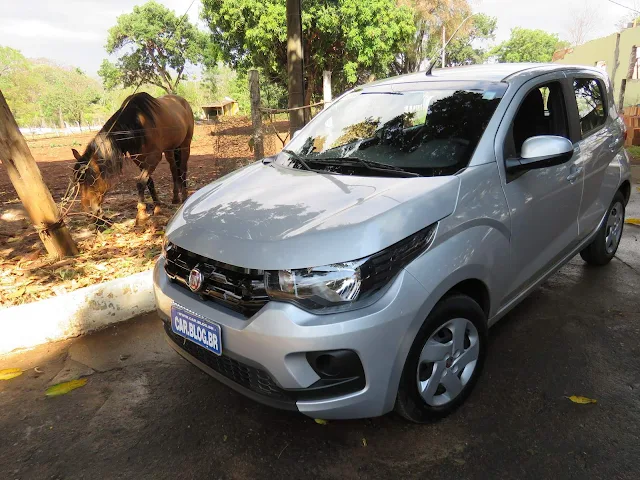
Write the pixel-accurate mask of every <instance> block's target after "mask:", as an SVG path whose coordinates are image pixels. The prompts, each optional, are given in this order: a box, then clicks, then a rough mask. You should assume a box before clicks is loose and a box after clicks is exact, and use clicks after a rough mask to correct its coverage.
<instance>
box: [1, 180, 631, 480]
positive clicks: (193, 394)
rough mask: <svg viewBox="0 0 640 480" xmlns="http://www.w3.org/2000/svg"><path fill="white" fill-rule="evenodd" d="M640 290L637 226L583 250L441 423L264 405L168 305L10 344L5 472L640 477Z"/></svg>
mask: <svg viewBox="0 0 640 480" xmlns="http://www.w3.org/2000/svg"><path fill="white" fill-rule="evenodd" d="M633 195H634V200H633V202H632V204H631V205H630V206H629V208H628V212H629V215H633V216H640V192H637V191H635V189H634V193H633ZM638 292H640V228H638V227H634V226H631V225H629V226H625V231H624V235H623V238H622V242H621V246H620V249H619V250H618V253H617V255H616V258H615V259H614V260H613V261H612V262H611V263H610V264H609V265H608V266H606V267H602V268H594V267H588V266H587V265H585V263H584V262H583V261H582V260H581V259H580V258H579V257H576V258H575V259H573V260H572V261H571V262H570V263H569V264H568V265H567V266H565V267H564V268H562V269H561V270H560V271H559V272H558V273H556V274H555V275H554V276H553V277H551V278H550V279H549V280H547V281H546V282H545V283H544V284H543V285H542V286H541V287H540V288H538V289H537V290H535V291H534V292H533V293H532V294H531V295H530V296H529V297H528V298H527V299H526V300H525V301H524V302H523V303H522V304H521V305H519V306H518V307H517V308H516V309H514V310H513V311H512V312H511V313H510V314H509V315H508V316H507V317H505V318H504V319H503V320H501V321H500V322H499V323H498V324H497V325H496V326H495V327H494V328H492V329H491V332H490V338H489V353H488V358H487V361H486V364H485V370H484V373H483V374H482V377H481V378H480V381H479V383H478V385H477V387H476V389H475V391H474V392H473V393H472V395H471V396H470V398H469V399H468V400H467V402H466V403H465V404H464V405H463V406H462V407H461V408H460V409H459V410H458V411H457V412H456V413H454V414H453V415H451V416H450V417H447V418H446V419H444V420H442V421H440V422H437V423H434V424H431V425H413V424H409V423H407V422H405V421H403V420H402V419H401V418H399V417H398V416H397V415H394V414H389V415H386V416H384V417H381V418H374V419H367V420H354V421H340V422H339V421H332V422H329V423H328V424H327V425H319V424H317V423H315V422H314V421H313V419H311V418H307V417H304V416H302V415H300V414H296V413H290V412H281V411H278V410H274V409H271V408H269V407H266V406H263V405H260V404H258V403H255V402H254V401H252V400H250V399H247V398H245V397H243V396H242V395H240V394H238V393H236V392H234V391H233V390H231V389H230V388H228V387H226V386H225V385H222V384H220V383H218V382H217V381H216V380H214V379H212V378H210V377H208V376H207V375H206V374H204V373H203V372H201V371H200V370H198V369H197V368H196V367H194V366H193V365H191V364H189V363H188V362H186V361H185V360H183V359H182V358H181V357H179V355H178V354H177V353H175V352H174V351H173V350H172V349H171V348H170V347H169V346H168V345H167V344H166V343H165V341H164V339H163V332H162V327H161V323H160V319H159V318H158V317H157V316H156V315H147V316H145V317H140V318H137V319H134V320H132V321H130V322H126V323H124V324H120V325H119V326H117V327H112V328H109V329H106V330H103V331H101V332H98V333H96V334H94V335H90V336H86V337H81V338H78V339H75V340H71V341H66V342H59V343H54V344H49V345H46V346H43V347H39V348H36V349H34V350H32V351H29V352H24V353H17V354H13V355H9V356H5V357H0V370H3V369H7V368H20V369H24V370H25V372H24V373H23V374H22V375H21V376H19V377H17V378H14V379H12V380H8V381H4V382H3V381H0V432H1V433H0V478H1V479H7V480H13V479H25V480H26V479H29V480H32V479H33V480H39V479H96V478H108V479H115V478H124V479H134V478H135V479H153V480H161V479H200V478H203V479H204V478H206V479H257V478H270V479H281V478H290V479H302V478H308V479H340V480H342V479H356V478H361V479H385V480H386V479H391V478H394V479H395V478H398V479H418V478H420V479H423V478H429V479H460V480H462V479H479V480H487V479H518V480H524V479H531V480H539V479H558V480H564V479H616V480H625V479H628V480H637V479H638V478H640V462H639V461H638V459H639V456H638V451H639V447H638V445H639V444H640V433H639V432H640V346H639V343H638V336H639V335H640V313H639V306H640V303H639V302H638ZM36 367H37V368H36ZM79 375H84V376H85V377H84V378H86V379H87V383H86V385H85V386H83V387H81V388H79V389H77V390H74V391H72V392H71V393H68V394H66V395H62V396H59V397H55V398H47V397H45V394H44V393H45V389H46V388H47V386H48V385H51V384H55V383H57V382H59V381H62V380H68V379H70V378H76V377H77V376H79ZM571 395H581V396H585V397H589V398H592V399H596V400H597V403H596V404H589V405H579V404H575V403H572V402H571V401H569V399H568V398H567V397H568V396H571Z"/></svg>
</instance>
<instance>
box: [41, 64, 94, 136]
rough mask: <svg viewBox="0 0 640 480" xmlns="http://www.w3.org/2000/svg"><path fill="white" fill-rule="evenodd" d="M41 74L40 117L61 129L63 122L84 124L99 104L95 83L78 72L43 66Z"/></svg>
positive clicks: (76, 70)
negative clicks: (42, 82)
mask: <svg viewBox="0 0 640 480" xmlns="http://www.w3.org/2000/svg"><path fill="white" fill-rule="evenodd" d="M39 70H40V74H41V75H42V77H43V78H44V81H45V82H46V88H45V89H44V94H43V95H42V97H41V99H40V104H41V108H42V113H43V116H44V117H45V118H46V119H48V120H49V121H51V122H53V123H58V124H60V126H61V127H63V126H64V124H63V123H64V121H65V120H66V121H69V122H73V123H77V124H78V125H79V126H80V127H82V125H83V124H86V123H87V121H88V120H90V119H88V118H87V116H92V115H91V113H93V112H92V110H93V109H94V106H96V105H97V104H98V102H99V100H100V96H101V91H100V86H99V84H98V82H96V81H95V80H93V79H91V78H89V77H87V76H86V75H85V74H84V73H83V72H82V71H80V70H79V69H75V70H71V71H69V70H64V69H61V68H58V67H52V66H42V67H40V68H39Z"/></svg>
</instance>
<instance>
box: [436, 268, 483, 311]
mask: <svg viewBox="0 0 640 480" xmlns="http://www.w3.org/2000/svg"><path fill="white" fill-rule="evenodd" d="M452 293H461V294H463V295H466V296H467V297H469V298H471V299H472V300H474V301H475V302H476V303H477V304H478V305H480V308H482V310H483V311H484V314H485V315H486V317H487V319H489V315H490V313H491V296H490V295H489V288H488V287H487V285H486V283H484V282H483V281H482V280H480V279H478V278H468V279H467V280H463V281H461V282H459V283H457V284H456V285H454V286H453V287H451V288H450V289H449V290H448V291H447V292H446V293H445V294H444V295H443V296H442V297H441V298H440V299H439V300H438V302H439V301H441V300H442V299H443V298H445V297H447V296H448V295H451V294H452ZM436 303H437V302H436Z"/></svg>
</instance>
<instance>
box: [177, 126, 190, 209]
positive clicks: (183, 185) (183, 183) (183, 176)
mask: <svg viewBox="0 0 640 480" xmlns="http://www.w3.org/2000/svg"><path fill="white" fill-rule="evenodd" d="M185 143H186V142H185ZM178 151H179V152H180V168H179V172H180V190H181V193H182V201H183V202H185V201H186V200H187V196H188V195H187V162H188V161H189V155H190V154H191V139H190V138H189V140H188V143H187V144H186V145H185V144H183V146H182V147H181V148H176V152H178ZM177 160H178V159H177V158H176V163H177Z"/></svg>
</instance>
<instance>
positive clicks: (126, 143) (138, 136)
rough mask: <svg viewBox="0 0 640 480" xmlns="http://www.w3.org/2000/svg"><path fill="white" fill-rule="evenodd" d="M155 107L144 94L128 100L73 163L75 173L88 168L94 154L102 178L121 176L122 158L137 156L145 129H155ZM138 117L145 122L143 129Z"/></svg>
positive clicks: (150, 99) (151, 99)
mask: <svg viewBox="0 0 640 480" xmlns="http://www.w3.org/2000/svg"><path fill="white" fill-rule="evenodd" d="M158 107H159V103H158V101H157V100H156V99H155V98H153V97H152V96H151V95H149V94H148V93H146V92H140V93H136V94H133V95H130V96H128V97H127V98H126V99H125V101H124V102H122V106H121V107H120V108H119V109H118V110H117V111H116V112H115V113H114V114H113V115H111V117H110V118H109V120H107V122H106V123H105V124H104V126H103V127H102V128H101V129H100V131H99V132H98V134H97V135H96V136H95V137H94V139H93V140H92V141H91V142H90V143H89V145H87V148H86V149H85V151H84V153H83V154H82V160H78V162H77V163H76V170H78V169H79V168H80V167H81V166H83V165H88V164H89V161H90V160H91V158H92V157H93V155H94V154H95V153H96V152H98V158H99V162H98V167H99V168H100V172H101V173H102V175H104V176H105V177H107V178H110V177H113V176H114V175H117V174H120V173H122V168H123V160H124V156H125V154H127V153H128V154H129V155H136V154H139V153H140V152H141V150H142V146H143V145H144V140H145V127H147V128H148V127H155V112H156V110H157V108H158ZM141 116H142V117H143V118H144V120H145V122H144V125H143V122H142V121H141V118H140V117H141Z"/></svg>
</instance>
